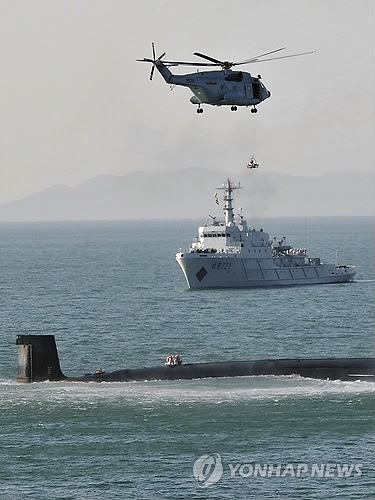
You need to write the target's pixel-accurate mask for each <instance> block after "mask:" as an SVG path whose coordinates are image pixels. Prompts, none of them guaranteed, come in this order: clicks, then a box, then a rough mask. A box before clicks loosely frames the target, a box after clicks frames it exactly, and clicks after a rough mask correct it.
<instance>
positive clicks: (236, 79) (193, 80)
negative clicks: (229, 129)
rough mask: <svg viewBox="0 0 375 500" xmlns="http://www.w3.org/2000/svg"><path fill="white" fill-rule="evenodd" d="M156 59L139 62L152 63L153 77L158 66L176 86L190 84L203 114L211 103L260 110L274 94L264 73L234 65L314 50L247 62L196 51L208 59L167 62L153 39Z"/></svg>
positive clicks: (198, 109) (153, 51) (275, 51)
mask: <svg viewBox="0 0 375 500" xmlns="http://www.w3.org/2000/svg"><path fill="white" fill-rule="evenodd" d="M151 47H152V59H151V58H148V57H144V58H143V59H137V61H139V62H146V63H151V64H152V68H151V73H150V80H152V79H153V76H154V71H155V68H156V69H157V70H158V71H159V73H160V74H161V76H162V77H163V78H164V80H165V81H166V83H168V84H170V85H171V86H172V88H174V87H175V86H177V85H180V86H182V87H188V88H189V89H190V90H191V91H192V93H193V94H194V95H193V96H192V97H191V98H190V102H191V103H192V104H195V105H197V106H198V108H197V113H198V114H201V113H203V108H202V107H201V106H202V104H209V105H211V106H230V109H231V111H237V107H238V106H246V107H249V106H251V112H252V113H256V112H257V111H258V109H257V107H256V106H257V105H258V104H260V103H261V102H263V101H265V100H266V99H268V98H269V97H271V92H270V91H269V90H268V89H267V88H266V87H265V85H264V84H263V82H262V81H261V78H262V77H261V75H257V76H252V75H251V74H250V73H247V72H245V71H233V70H232V69H231V68H232V67H234V66H240V65H242V64H251V63H258V62H265V61H274V60H276V59H286V58H288V57H296V56H303V55H306V54H312V53H313V52H314V51H310V52H301V53H299V54H291V55H286V56H278V57H269V58H266V59H263V58H264V57H266V56H269V55H271V54H276V53H277V52H280V51H282V50H285V47H282V48H280V49H276V50H272V51H270V52H266V53H264V54H260V55H258V56H255V57H251V58H250V59H246V60H245V61H240V62H231V61H220V60H219V59H215V58H214V57H211V56H207V55H205V54H202V53H201V52H194V55H195V56H198V57H200V58H202V59H205V60H206V61H207V62H185V61H166V60H162V59H163V58H164V56H165V55H166V52H163V53H162V54H161V55H160V56H159V57H156V56H155V44H154V43H153V42H152V44H151ZM171 66H195V67H216V66H219V67H221V70H213V71H199V70H197V72H196V73H189V74H186V75H175V74H173V73H172V72H171V71H170V70H169V67H171Z"/></svg>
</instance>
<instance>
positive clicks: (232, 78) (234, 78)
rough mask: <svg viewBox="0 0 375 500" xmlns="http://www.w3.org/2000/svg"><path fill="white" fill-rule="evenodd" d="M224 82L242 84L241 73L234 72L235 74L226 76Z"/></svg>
mask: <svg viewBox="0 0 375 500" xmlns="http://www.w3.org/2000/svg"><path fill="white" fill-rule="evenodd" d="M225 80H226V81H227V82H242V80H243V75H242V71H235V72H233V73H231V74H230V75H227V76H226V77H225Z"/></svg>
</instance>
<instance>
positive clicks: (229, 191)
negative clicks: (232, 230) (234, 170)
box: [217, 179, 241, 226]
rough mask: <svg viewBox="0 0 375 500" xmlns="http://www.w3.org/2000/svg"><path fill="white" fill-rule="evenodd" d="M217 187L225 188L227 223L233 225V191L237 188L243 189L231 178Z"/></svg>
mask: <svg viewBox="0 0 375 500" xmlns="http://www.w3.org/2000/svg"><path fill="white" fill-rule="evenodd" d="M217 189H224V213H225V225H226V226H232V225H233V224H234V223H235V222H234V212H233V191H234V190H235V189H241V187H240V185H239V184H238V186H236V185H235V184H233V183H232V182H231V181H230V180H229V179H227V182H226V183H225V184H224V185H223V186H222V187H219V188H217Z"/></svg>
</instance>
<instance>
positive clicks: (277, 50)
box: [234, 47, 285, 66]
mask: <svg viewBox="0 0 375 500" xmlns="http://www.w3.org/2000/svg"><path fill="white" fill-rule="evenodd" d="M280 50H285V47H282V48H281V49H276V50H271V52H265V53H264V54H259V56H254V57H251V58H250V59H246V60H245V61H240V62H236V63H234V65H235V66H238V65H239V64H248V63H251V62H253V61H257V60H258V59H259V58H260V57H264V56H269V55H270V54H275V52H280Z"/></svg>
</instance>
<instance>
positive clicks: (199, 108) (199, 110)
mask: <svg viewBox="0 0 375 500" xmlns="http://www.w3.org/2000/svg"><path fill="white" fill-rule="evenodd" d="M197 113H198V115H199V114H201V113H203V108H201V107H200V106H198V109H197Z"/></svg>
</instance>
